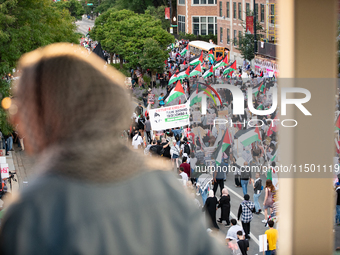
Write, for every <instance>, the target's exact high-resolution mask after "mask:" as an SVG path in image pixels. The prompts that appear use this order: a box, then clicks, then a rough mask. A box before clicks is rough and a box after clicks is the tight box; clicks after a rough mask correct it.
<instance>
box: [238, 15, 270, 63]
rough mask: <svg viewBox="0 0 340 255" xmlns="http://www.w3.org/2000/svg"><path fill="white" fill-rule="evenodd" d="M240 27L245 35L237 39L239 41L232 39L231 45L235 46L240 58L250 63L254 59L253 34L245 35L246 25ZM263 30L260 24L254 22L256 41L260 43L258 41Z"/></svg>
mask: <svg viewBox="0 0 340 255" xmlns="http://www.w3.org/2000/svg"><path fill="white" fill-rule="evenodd" d="M248 16H254V13H253V12H250V13H248ZM242 27H243V29H244V31H245V33H244V34H243V35H242V36H241V37H239V39H236V38H234V39H233V43H235V44H237V47H236V48H237V49H238V50H239V51H240V53H241V55H242V58H243V59H247V60H249V61H251V60H252V59H254V57H255V53H254V43H255V40H254V34H248V33H246V24H245V22H243V23H242ZM264 33H265V30H264V28H263V27H262V26H261V24H260V23H259V22H258V21H257V22H256V40H257V41H260V39H261V38H262V37H263V36H264Z"/></svg>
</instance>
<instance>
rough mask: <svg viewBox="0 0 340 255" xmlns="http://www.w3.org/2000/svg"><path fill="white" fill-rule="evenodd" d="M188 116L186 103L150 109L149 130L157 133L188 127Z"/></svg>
mask: <svg viewBox="0 0 340 255" xmlns="http://www.w3.org/2000/svg"><path fill="white" fill-rule="evenodd" d="M189 114H190V113H189V104H188V103H187V104H180V105H174V106H169V107H161V108H157V109H151V110H150V121H151V128H152V130H154V131H157V130H165V129H170V128H176V127H182V126H186V125H189Z"/></svg>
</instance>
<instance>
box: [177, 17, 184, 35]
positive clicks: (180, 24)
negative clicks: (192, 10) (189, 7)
mask: <svg viewBox="0 0 340 255" xmlns="http://www.w3.org/2000/svg"><path fill="white" fill-rule="evenodd" d="M178 32H179V33H185V16H183V15H178Z"/></svg>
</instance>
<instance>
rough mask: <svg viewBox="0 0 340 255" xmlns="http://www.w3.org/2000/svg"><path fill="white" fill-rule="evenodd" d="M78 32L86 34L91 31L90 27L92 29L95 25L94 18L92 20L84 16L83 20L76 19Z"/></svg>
mask: <svg viewBox="0 0 340 255" xmlns="http://www.w3.org/2000/svg"><path fill="white" fill-rule="evenodd" d="M76 25H77V32H79V33H82V34H83V35H86V34H87V33H88V32H89V27H90V28H91V29H92V27H93V26H94V20H90V19H88V18H86V17H85V16H83V18H82V20H80V21H76Z"/></svg>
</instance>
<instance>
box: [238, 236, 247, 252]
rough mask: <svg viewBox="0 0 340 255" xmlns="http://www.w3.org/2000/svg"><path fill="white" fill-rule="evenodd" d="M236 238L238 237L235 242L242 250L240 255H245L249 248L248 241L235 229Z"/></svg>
mask: <svg viewBox="0 0 340 255" xmlns="http://www.w3.org/2000/svg"><path fill="white" fill-rule="evenodd" d="M237 238H238V239H239V241H238V242H237V244H238V247H239V248H240V251H241V252H242V255H247V254H248V253H247V252H248V250H249V242H248V240H246V239H244V236H243V233H242V231H237Z"/></svg>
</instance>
